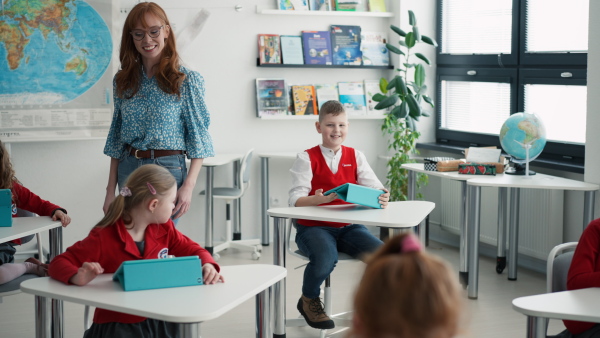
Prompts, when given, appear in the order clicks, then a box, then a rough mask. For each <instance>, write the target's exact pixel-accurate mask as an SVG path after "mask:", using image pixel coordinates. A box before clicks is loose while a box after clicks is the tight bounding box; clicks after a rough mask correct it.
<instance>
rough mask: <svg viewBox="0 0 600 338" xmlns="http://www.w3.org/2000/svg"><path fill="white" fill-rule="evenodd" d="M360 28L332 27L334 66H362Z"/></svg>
mask: <svg viewBox="0 0 600 338" xmlns="http://www.w3.org/2000/svg"><path fill="white" fill-rule="evenodd" d="M360 31H361V29H360V26H343V25H331V30H330V32H331V48H332V50H333V64H334V65H355V66H358V65H361V64H362V52H361V51H360Z"/></svg>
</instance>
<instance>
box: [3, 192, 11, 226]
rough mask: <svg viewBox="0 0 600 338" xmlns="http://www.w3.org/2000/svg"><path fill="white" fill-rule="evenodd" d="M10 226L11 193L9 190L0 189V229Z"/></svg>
mask: <svg viewBox="0 0 600 338" xmlns="http://www.w3.org/2000/svg"><path fill="white" fill-rule="evenodd" d="M11 226H12V193H11V192H10V189H0V227H11Z"/></svg>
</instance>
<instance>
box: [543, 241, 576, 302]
mask: <svg viewBox="0 0 600 338" xmlns="http://www.w3.org/2000/svg"><path fill="white" fill-rule="evenodd" d="M576 247H577V242H570V243H564V244H559V245H557V246H555V247H554V248H553V249H552V250H551V251H550V254H548V261H547V262H546V292H548V293H549V292H559V291H565V290H566V289H567V275H568V273H569V267H570V266H571V260H572V259H573V253H574V250H575V248H576ZM565 251H566V252H565Z"/></svg>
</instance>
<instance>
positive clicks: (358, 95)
mask: <svg viewBox="0 0 600 338" xmlns="http://www.w3.org/2000/svg"><path fill="white" fill-rule="evenodd" d="M363 87H364V86H363V83H362V82H356V81H353V82H338V92H339V94H340V102H341V103H342V104H343V105H344V109H345V110H346V114H348V116H353V115H354V116H356V115H365V114H366V113H367V108H366V106H365V91H364V88H363Z"/></svg>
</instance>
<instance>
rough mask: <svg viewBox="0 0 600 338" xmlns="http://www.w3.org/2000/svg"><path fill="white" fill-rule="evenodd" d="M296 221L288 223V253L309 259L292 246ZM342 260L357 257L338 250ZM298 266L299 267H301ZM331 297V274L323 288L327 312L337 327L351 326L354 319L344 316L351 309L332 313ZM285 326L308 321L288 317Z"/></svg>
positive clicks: (322, 337)
mask: <svg viewBox="0 0 600 338" xmlns="http://www.w3.org/2000/svg"><path fill="white" fill-rule="evenodd" d="M295 223H296V220H295V219H292V220H290V221H289V222H288V224H287V238H286V240H285V246H286V247H287V250H288V253H289V254H290V255H292V256H296V257H298V258H300V259H302V260H305V261H308V260H309V259H308V257H307V256H305V255H304V254H303V253H302V251H300V250H299V249H298V248H297V247H296V248H295V249H293V248H292V246H291V245H290V243H291V238H292V228H295V227H292V225H294V224H295ZM342 261H356V259H354V258H353V257H352V256H350V255H348V254H345V253H343V252H338V262H342ZM306 264H308V263H305V264H303V265H300V266H299V267H302V266H304V265H306ZM299 267H297V268H299ZM297 268H296V269H297ZM331 297H332V292H331V275H329V276H328V277H327V279H326V280H325V287H324V290H323V305H324V308H325V312H326V313H327V315H329V318H331V319H332V320H333V321H334V323H335V326H336V329H337V328H338V327H350V326H352V319H351V318H344V317H346V316H348V315H349V314H351V311H347V312H342V313H337V314H332V313H331V311H332V310H331V307H332V306H331V303H332V302H331ZM285 326H289V327H297V326H308V323H306V320H304V317H302V316H299V317H298V318H293V319H286V320H285ZM320 331H321V333H320V338H324V337H325V336H326V334H327V330H320Z"/></svg>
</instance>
